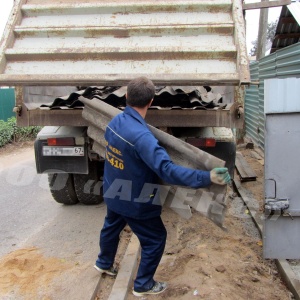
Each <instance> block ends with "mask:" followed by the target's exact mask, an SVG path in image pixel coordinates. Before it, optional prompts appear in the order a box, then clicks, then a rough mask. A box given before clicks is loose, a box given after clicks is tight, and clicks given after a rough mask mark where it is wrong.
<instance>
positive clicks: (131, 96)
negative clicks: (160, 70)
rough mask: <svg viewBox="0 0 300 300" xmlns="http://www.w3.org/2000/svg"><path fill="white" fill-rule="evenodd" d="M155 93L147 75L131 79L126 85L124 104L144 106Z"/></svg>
mask: <svg viewBox="0 0 300 300" xmlns="http://www.w3.org/2000/svg"><path fill="white" fill-rule="evenodd" d="M154 95H155V86H154V84H153V82H152V81H151V80H150V79H148V78H147V77H138V78H135V79H133V80H131V81H130V82H129V83H128V86H127V95H126V104H127V105H130V106H132V107H140V108H142V107H145V106H146V105H148V104H149V103H150V101H151V100H152V99H153V98H154Z"/></svg>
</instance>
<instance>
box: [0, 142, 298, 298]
mask: <svg viewBox="0 0 300 300" xmlns="http://www.w3.org/2000/svg"><path fill="white" fill-rule="evenodd" d="M24 147H25V148H26V147H32V142H28V143H23V144H12V145H8V146H7V147H5V148H0V155H1V157H3V156H8V155H15V154H17V153H18V152H20V151H21V149H23V148H24ZM240 151H241V152H242V154H243V155H244V157H245V158H246V160H247V161H248V163H249V164H250V166H251V167H252V169H253V170H254V171H255V172H256V174H257V176H258V178H257V180H256V181H253V182H246V183H242V185H243V186H244V187H246V188H247V189H249V190H250V191H251V192H252V193H253V195H254V198H255V200H256V201H257V203H258V205H259V206H260V207H261V206H262V203H263V190H262V182H263V160H258V159H257V158H254V157H253V155H252V151H253V150H246V149H241V150H240ZM228 195H229V197H228V212H227V215H226V219H225V224H224V225H225V226H226V227H227V231H224V230H222V229H220V228H219V227H217V226H216V225H215V224H214V223H212V222H211V221H209V220H207V219H206V218H205V217H203V216H201V215H200V214H199V213H198V212H196V211H193V217H192V218H191V219H189V220H184V219H182V218H181V217H179V216H178V215H177V214H176V213H174V212H173V211H172V210H170V209H164V211H163V214H162V218H163V220H164V223H165V225H166V227H167V231H168V240H167V245H166V250H165V253H164V256H163V259H162V261H161V264H160V266H159V268H158V270H157V273H156V279H157V280H162V281H167V282H168V285H169V287H168V289H167V290H166V291H165V292H164V293H163V294H161V295H158V296H147V297H146V296H145V297H142V298H140V299H142V300H146V299H206V300H215V299H218V300H219V299H230V300H235V299H243V300H244V299H255V300H259V299H272V300H273V299H278V300H279V299H280V300H288V299H292V296H291V293H290V292H289V291H288V289H287V288H286V287H285V285H284V284H283V283H282V281H281V279H280V276H279V274H278V271H277V269H276V266H275V264H274V262H273V261H271V260H264V259H263V258H262V241H261V238H260V235H259V233H258V231H257V229H256V228H255V226H254V224H253V222H252V220H251V218H250V216H249V214H248V211H247V208H246V207H245V206H244V205H243V203H242V202H241V199H239V198H238V197H235V194H234V193H233V192H232V191H231V190H230V188H229V190H228ZM129 236H130V232H128V229H127V230H126V231H125V232H124V233H123V235H122V242H121V247H120V251H118V256H117V263H120V261H121V258H122V253H123V252H124V251H125V249H126V248H125V247H124V245H125V244H126V242H127V241H128V240H129ZM124 243H125V244H124ZM38 261H40V262H41V263H34V264H33V263H32V262H38ZM69 267H70V266H68V265H67V264H66V263H65V262H64V261H61V260H57V259H54V258H45V257H42V256H41V254H40V253H39V251H38V249H34V248H32V249H21V250H19V251H15V252H12V253H10V254H8V255H7V256H5V257H3V258H1V259H0V298H1V292H6V293H7V292H9V291H12V292H13V291H14V290H15V289H18V290H19V291H24V293H26V294H28V295H35V296H34V297H31V298H28V299H38V300H39V299H44V300H46V298H39V296H38V293H37V287H38V286H39V285H41V284H43V285H45V286H48V285H49V284H50V283H51V282H52V281H53V280H55V279H57V278H58V277H60V276H62V275H63V273H64V271H65V270H67V269H68V268H69ZM113 283H114V280H113V279H112V278H110V277H108V276H107V277H106V278H104V280H103V281H102V284H101V286H100V293H99V294H98V297H97V299H103V300H105V299H107V298H108V295H109V293H110V290H111V287H112V285H113ZM91 293H92V291H91ZM1 299H2V298H1ZM11 299H13V298H11ZM133 299H137V298H136V297H134V296H133V295H132V294H129V296H128V300H133ZM66 300H67V299H66Z"/></svg>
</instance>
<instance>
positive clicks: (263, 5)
mask: <svg viewBox="0 0 300 300" xmlns="http://www.w3.org/2000/svg"><path fill="white" fill-rule="evenodd" d="M289 4H291V0H278V1H265V2H256V3H243V10H248V9H261V8H269V7H276V6H283V5H289Z"/></svg>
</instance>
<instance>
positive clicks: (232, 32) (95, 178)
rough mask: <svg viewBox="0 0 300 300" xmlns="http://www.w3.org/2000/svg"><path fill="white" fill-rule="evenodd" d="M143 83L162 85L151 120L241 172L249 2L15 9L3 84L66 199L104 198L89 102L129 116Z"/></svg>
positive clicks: (59, 197) (145, 0) (22, 0)
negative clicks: (131, 87) (86, 114)
mask: <svg viewBox="0 0 300 300" xmlns="http://www.w3.org/2000/svg"><path fill="white" fill-rule="evenodd" d="M138 76H147V77H148V78H150V79H151V80H152V81H153V82H154V84H155V86H156V88H157V90H156V95H155V98H154V104H153V107H151V108H150V109H149V111H148V113H147V116H146V121H147V123H149V124H151V125H152V126H153V127H155V128H159V129H161V130H163V131H165V132H167V133H169V134H171V135H173V136H174V137H176V138H178V139H180V140H182V141H184V142H187V143H189V144H191V145H193V146H195V147H197V148H199V149H203V150H204V151H206V152H208V153H210V154H212V155H214V156H216V157H218V158H220V159H222V160H224V161H226V165H227V166H228V168H229V170H230V173H231V174H233V169H234V162H235V150H236V148H235V146H236V139H237V136H238V135H239V134H240V132H241V130H242V128H243V122H244V120H243V95H244V86H245V85H246V84H248V83H249V82H250V75H249V65H248V58H247V53H246V39H245V24H244V18H243V10H242V1H239V0H214V1H206V0H201V1H200V0H176V1H170V0H161V1H150V0H139V1H134V0H128V1H121V0H108V1H98V0H97V1H96V0H84V1H77V0H72V1H70V0H65V1H60V0H53V1H51V2H47V3H46V2H44V1H41V0H16V1H15V2H14V7H13V9H12V12H11V15H10V18H9V20H8V23H7V25H6V29H5V32H4V35H3V38H2V41H1V46H0V85H2V86H5V85H6V86H14V87H16V106H15V109H14V111H15V112H16V116H17V124H18V126H43V129H42V130H41V131H40V133H39V134H38V136H37V139H36V141H35V157H36V166H37V172H38V173H47V174H48V177H49V186H50V189H51V192H52V195H53V197H54V199H55V200H56V201H57V202H59V203H63V204H67V205H69V204H76V203H78V202H80V203H84V204H96V203H99V202H101V201H102V187H101V184H99V182H101V180H100V181H99V179H101V176H102V172H103V163H104V158H103V155H100V154H101V153H102V152H101V151H100V152H99V151H97V150H95V147H94V148H93V145H94V144H95V143H94V142H95V141H94V139H93V137H92V136H91V135H89V133H88V130H87V128H88V122H87V120H86V119H85V118H83V116H82V110H83V107H84V104H83V101H81V100H80V99H82V98H85V99H91V98H95V97H96V98H99V101H104V102H105V103H106V104H109V105H113V106H115V107H117V108H118V109H119V110H120V112H121V111H122V109H123V108H124V106H125V93H126V84H127V83H128V82H129V81H130V80H131V79H133V78H136V77H138ZM99 153H100V154H99ZM91 190H93V192H92V193H91V192H90V191H91Z"/></svg>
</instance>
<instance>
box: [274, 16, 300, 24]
mask: <svg viewBox="0 0 300 300" xmlns="http://www.w3.org/2000/svg"><path fill="white" fill-rule="evenodd" d="M278 23H279V24H289V23H296V20H295V18H294V17H281V18H280V19H279V21H278Z"/></svg>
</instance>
